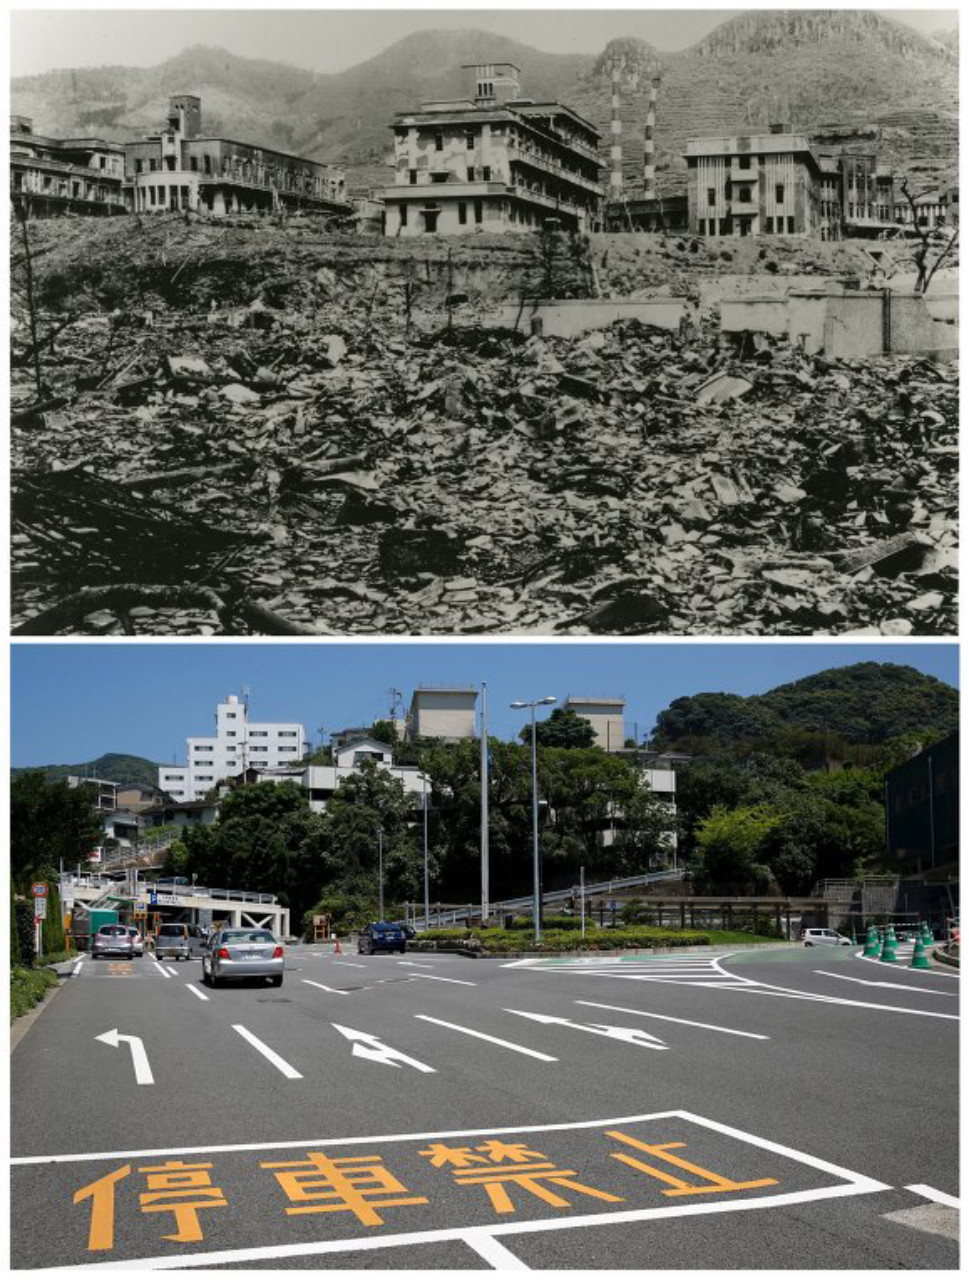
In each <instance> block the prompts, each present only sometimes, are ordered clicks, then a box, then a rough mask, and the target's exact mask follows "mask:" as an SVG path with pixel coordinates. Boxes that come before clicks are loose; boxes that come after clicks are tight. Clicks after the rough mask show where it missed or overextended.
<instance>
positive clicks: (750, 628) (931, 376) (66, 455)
mask: <svg viewBox="0 0 969 1280" xmlns="http://www.w3.org/2000/svg"><path fill="white" fill-rule="evenodd" d="M122 221H124V222H129V221H133V220H115V222H116V223H120V222H122ZM31 233H33V227H31ZM220 234H222V229H213V228H211V227H208V226H202V227H199V226H192V225H190V224H184V222H183V221H182V220H181V219H168V218H163V219H160V220H158V223H157V224H156V226H154V227H152V228H150V229H148V230H142V229H140V228H136V227H133V226H128V227H121V228H120V229H119V228H118V227H117V226H114V227H109V228H105V229H104V230H103V231H102V230H101V228H98V227H94V228H92V227H90V226H85V227H83V228H81V229H80V230H79V231H78V230H76V231H75V232H74V235H75V240H76V238H77V236H78V235H82V236H83V237H84V245H83V249H82V251H80V252H79V251H78V245H77V244H76V243H75V244H74V245H73V250H72V241H71V239H70V228H65V227H60V228H57V229H54V230H48V229H46V228H45V229H43V230H42V231H39V232H37V233H36V237H35V242H34V243H33V244H32V253H33V258H34V273H35V282H34V283H35V295H36V297H37V298H38V300H39V301H38V303H37V306H38V307H39V308H41V309H40V311H39V319H40V323H39V326H38V328H39V331H40V333H41V334H43V335H47V334H49V333H52V332H54V331H56V330H57V329H58V326H60V325H61V324H63V325H64V327H63V328H61V329H60V330H59V332H56V333H54V336H53V338H52V339H51V340H49V341H48V340H47V339H46V336H45V340H44V344H43V351H42V353H40V354H39V357H38V359H39V367H38V362H35V360H34V358H33V351H32V349H31V347H32V343H31V337H30V330H29V326H28V324H27V321H26V318H25V312H24V309H23V307H22V306H21V305H20V304H19V302H18V298H19V294H17V293H16V292H15V299H14V314H13V325H12V343H13V352H14V355H13V359H12V365H13V367H12V415H11V417H12V423H11V429H12V464H13V480H12V544H13V545H12V556H13V591H12V613H13V627H14V632H15V634H16V633H19V634H35V635H36V634H58V633H61V634H76V635H102V634H108V635H112V634H156V635H213V634H322V635H353V634H374V633H391V634H436V633H441V634H480V633H488V632H492V633H505V634H559V635H585V634H617V635H640V634H674V635H717V634H738V635H810V634H814V633H827V634H887V635H942V634H953V633H954V632H955V630H956V564H957V558H956V504H957V492H956V478H957V463H958V453H957V427H958V366H957V365H956V364H936V363H934V362H932V361H931V360H929V359H924V358H921V357H912V356H908V357H902V356H895V357H885V358H880V359H873V360H864V361H835V360H830V359H827V358H825V357H820V356H805V355H804V354H803V353H801V352H800V351H798V350H797V349H795V348H792V347H790V346H789V345H787V344H786V343H784V344H780V343H778V344H775V343H773V342H770V341H768V340H766V339H760V338H755V337H753V336H751V337H749V338H748V339H747V340H746V341H745V342H743V343H742V344H741V345H740V346H739V347H736V346H732V345H728V344H726V341H725V339H723V338H722V337H721V335H720V333H719V328H718V322H717V317H716V315H715V314H711V315H709V316H707V317H705V318H704V319H703V320H702V321H701V322H700V324H699V325H691V324H690V325H686V326H685V327H683V328H682V329H681V331H680V332H679V333H677V334H669V333H666V332H662V331H660V330H657V329H651V328H649V327H646V326H643V325H641V324H640V323H638V322H636V321H625V322H618V323H616V324H615V325H613V326H612V327H611V328H609V329H607V330H600V331H597V332H593V333H590V334H588V335H586V336H585V337H583V338H577V339H574V340H566V339H557V338H551V337H544V338H543V337H529V336H527V335H525V334H523V333H517V332H512V331H509V330H497V329H492V328H489V327H488V315H487V313H488V308H489V305H490V304H491V303H493V302H494V301H496V300H498V299H500V298H502V297H504V298H507V297H509V296H511V297H515V296H518V293H520V294H521V296H524V295H525V293H526V292H527V291H528V289H529V287H530V285H531V283H532V282H533V279H534V276H531V277H530V276H529V274H528V273H529V272H530V271H532V270H533V268H534V266H535V264H534V262H532V261H531V260H530V259H529V256H528V250H527V249H525V248H523V246H522V245H520V244H517V245H515V246H511V247H508V246H506V245H501V246H497V247H494V250H493V253H494V257H495V269H494V271H493V272H492V273H491V274H490V275H489V274H488V269H487V260H488V258H489V254H491V252H492V250H491V249H490V248H489V246H486V245H475V246H473V248H472V249H468V248H461V247H456V248H455V252H454V253H453V254H448V253H447V251H446V250H442V249H441V247H440V242H438V243H437V244H436V245H435V246H434V249H433V253H432V258H433V262H432V261H431V259H430V258H426V259H422V258H421V257H420V253H419V252H418V251H417V250H416V249H415V248H413V247H411V246H408V247H407V250H406V252H405V251H404V250H403V247H402V246H400V245H396V244H393V245H391V246H386V245H384V244H383V242H376V243H374V242H370V244H371V254H370V256H369V257H368V254H367V242H363V241H361V240H360V239H359V238H357V239H355V240H353V241H352V243H351V238H349V237H344V239H343V240H342V241H341V240H340V239H339V238H338V237H330V238H327V237H326V236H325V235H322V234H321V233H320V232H318V231H312V233H310V232H308V231H307V232H302V233H294V231H293V230H292V229H287V228H280V229H276V228H274V227H263V228H260V229H258V230H252V231H249V230H248V229H247V228H245V227H243V228H241V230H240V229H239V228H236V229H231V228H230V229H227V231H226V233H225V234H224V235H223V238H222V239H220V238H219V237H220ZM99 237H100V238H99ZM653 239H654V238H653V237H648V238H647V237H641V238H640V241H641V242H642V243H641V244H640V245H639V246H635V247H636V252H637V254H638V255H639V259H641V258H642V255H643V254H644V253H645V254H646V261H645V262H644V263H643V264H642V265H643V270H644V271H645V272H646V275H647V276H649V277H657V278H658V279H661V278H662V275H663V271H664V268H663V259H662V257H660V258H658V259H657V260H655V261H654V260H652V259H651V258H650V255H649V252H648V246H646V247H644V244H645V241H647V240H650V241H652V240H653ZM672 239H674V240H675V238H672ZM421 248H423V246H421ZM13 250H14V259H15V261H14V275H15V280H16V271H17V259H16V254H17V243H16V240H15V241H14V244H13ZM427 252H428V251H427V250H425V253H427ZM663 252H664V253H666V254H667V255H668V256H669V255H670V254H672V255H674V256H677V255H678V256H680V257H682V256H683V255H684V254H685V255H688V256H694V257H695V256H699V255H691V254H690V250H689V246H688V243H687V248H686V249H685V250H682V251H681V250H680V249H678V248H676V247H675V246H671V245H670V244H665V245H664V246H663ZM704 253H705V255H707V256H709V251H707V250H706V247H704ZM99 254H100V255H101V256H100V257H99ZM139 255H140V256H139ZM105 256H107V258H109V259H110V260H111V261H113V263H114V264H115V270H114V271H109V270H108V269H107V266H106V264H105V262H104V258H105ZM617 256H618V253H614V254H613V257H614V259H615V258H616V257H617ZM707 256H704V258H703V262H704V263H705V265H704V267H703V272H707V269H708V268H710V269H712V263H711V262H708V261H707ZM471 258H474V259H475V261H474V262H473V263H472V262H471V261H470V259H471ZM639 259H637V260H639ZM482 264H484V265H482ZM545 266H546V269H547V266H548V264H547V263H546V264H545ZM730 269H731V270H736V269H737V267H736V264H734V265H733V266H732V267H731V268H730ZM680 270H681V275H683V274H684V273H687V267H686V266H684V267H683V268H682V269H680ZM456 272H463V275H460V277H459V278H457V280H456V276H455V273H456ZM701 274H702V272H701ZM667 275H668V276H670V277H672V275H673V272H672V268H670V269H669V271H667ZM684 278H685V275H684ZM485 279H487V288H485V287H481V288H478V289H476V288H475V281H477V282H478V284H479V285H480V284H481V283H482V281H484V280H485ZM496 282H497V283H496ZM513 283H514V284H515V290H513V289H512V284H513ZM641 283H642V282H641V280H640V279H639V278H638V277H636V276H635V275H632V274H631V275H630V276H629V281H628V287H627V290H626V291H627V292H630V293H631V292H633V291H634V290H635V289H636V288H638V287H640V286H641ZM652 283H653V284H654V286H655V281H652ZM681 288H683V282H682V280H681V279H680V277H677V289H681ZM516 290H517V292H516ZM486 295H487V296H486ZM38 382H39V385H38Z"/></svg>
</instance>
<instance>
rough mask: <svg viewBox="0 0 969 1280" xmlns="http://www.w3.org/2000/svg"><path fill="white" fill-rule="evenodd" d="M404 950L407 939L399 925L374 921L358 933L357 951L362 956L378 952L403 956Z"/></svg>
mask: <svg viewBox="0 0 969 1280" xmlns="http://www.w3.org/2000/svg"><path fill="white" fill-rule="evenodd" d="M406 950H407V937H406V935H405V933H404V930H403V929H402V927H401V926H400V925H399V924H385V923H383V922H380V923H377V922H376V921H375V922H374V923H373V924H368V925H367V927H366V928H365V929H362V930H361V931H360V938H359V941H358V942H357V951H358V952H359V953H360V955H362V956H373V955H376V954H377V953H378V952H379V951H399V952H400V954H401V955H403V954H404V952H405V951H406Z"/></svg>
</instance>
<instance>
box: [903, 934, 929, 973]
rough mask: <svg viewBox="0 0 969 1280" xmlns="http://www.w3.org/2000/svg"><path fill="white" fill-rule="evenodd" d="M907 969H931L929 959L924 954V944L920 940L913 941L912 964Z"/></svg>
mask: <svg viewBox="0 0 969 1280" xmlns="http://www.w3.org/2000/svg"><path fill="white" fill-rule="evenodd" d="M909 968H910V969H931V968H932V966H931V965H930V964H929V958H928V956H927V955H926V954H925V944H924V943H923V942H922V939H921V938H916V939H915V951H914V953H913V955H912V963H911V964H910V965H909Z"/></svg>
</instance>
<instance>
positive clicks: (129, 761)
mask: <svg viewBox="0 0 969 1280" xmlns="http://www.w3.org/2000/svg"><path fill="white" fill-rule="evenodd" d="M31 767H32V768H36V769H43V771H44V773H45V775H46V776H47V778H48V780H49V781H51V782H53V781H56V780H57V779H58V778H66V777H67V776H68V774H75V775H77V776H78V777H82V778H84V777H88V778H103V779H105V780H106V781H108V782H141V783H144V784H146V785H147V786H152V787H154V786H157V784H158V765H157V764H154V763H153V762H152V761H151V760H147V759H146V758H145V757H144V756H132V755H126V754H124V753H123V752H117V751H107V752H105V754H104V755H101V756H98V758H97V759H96V760H85V761H83V763H81V764H42V765H32V766H31ZM10 772H11V773H12V774H13V775H14V776H16V775H17V774H18V773H26V772H27V770H26V769H23V768H14V769H11V771H10Z"/></svg>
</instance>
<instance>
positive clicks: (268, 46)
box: [10, 0, 958, 76]
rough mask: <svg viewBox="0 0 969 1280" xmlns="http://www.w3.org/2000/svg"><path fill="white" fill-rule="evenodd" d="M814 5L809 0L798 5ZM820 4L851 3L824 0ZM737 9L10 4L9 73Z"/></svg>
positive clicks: (595, 45)
mask: <svg viewBox="0 0 969 1280" xmlns="http://www.w3.org/2000/svg"><path fill="white" fill-rule="evenodd" d="M799 7H818V6H812V5H808V6H799ZM825 7H828V8H847V7H850V6H847V5H844V4H839V3H836V2H832V0H827V4H826V5H825ZM740 12H742V10H740V9H727V8H705V9H679V10H670V9H652V10H650V9H646V8H642V7H638V8H628V9H625V10H622V9H616V8H611V9H608V10H590V9H574V10H569V11H565V9H564V7H563V6H562V5H558V6H556V7H555V8H554V9H545V10H544V11H543V10H541V9H534V8H533V9H520V10H504V11H503V10H500V9H493V8H492V9H477V8H468V7H464V6H462V7H461V8H455V7H453V6H452V7H442V8H439V9H405V8H396V7H395V8H391V9H379V10H373V9H371V10H361V9H359V8H358V9H356V10H352V11H341V10H338V9H337V10H331V11H327V10H325V9H320V8H319V7H314V8H309V9H286V10H276V11H268V10H265V9H257V8H251V7H246V6H245V5H244V4H240V3H238V0H236V3H234V4H233V5H232V7H231V8H229V9H198V10H192V9H183V10H176V11H171V10H158V9H149V8H143V9H138V8H135V7H134V6H131V7H128V8H125V9H116V10H97V9H81V8H71V9H66V8H61V9H49V8H40V7H39V6H36V5H34V6H30V5H20V6H18V7H17V8H16V9H14V10H12V12H11V47H10V72H11V75H15V76H17V75H31V74H34V73H37V72H40V71H48V70H51V69H53V68H57V67H88V66H105V65H111V64H122V65H127V66H142V67H147V66H154V65H156V64H157V63H160V62H164V61H165V60H166V59H167V58H170V57H172V56H173V55H174V54H177V53H179V52H181V50H183V49H185V48H187V47H189V46H190V45H193V44H207V45H216V46H219V47H221V48H224V49H227V50H229V52H230V53H235V54H239V55H240V56H242V57H246V58H268V59H270V60H272V61H276V62H285V63H289V64H290V65H293V66H297V67H302V68H305V69H307V70H311V71H324V72H326V71H341V70H343V69H344V68H346V67H350V66H353V65H354V64H355V63H358V62H363V61H364V60H366V59H367V58H370V57H373V56H374V55H375V54H377V53H380V52H381V50H383V49H386V48H387V47H388V46H389V45H391V44H394V43H395V42H396V41H397V40H400V39H402V38H403V37H404V36H406V35H409V34H410V33H411V32H414V31H421V30H426V29H427V28H433V27H437V28H444V27H447V28H454V27H473V28H477V29H479V30H485V31H493V32H495V33H497V34H501V35H506V36H509V37H511V38H512V39H514V40H518V41H521V42H522V43H523V44H528V45H532V46H533V47H535V48H538V49H543V50H546V51H547V52H550V53H599V52H600V51H601V50H602V49H603V47H604V46H605V44H606V43H607V41H609V40H610V39H612V38H613V37H615V36H639V37H640V38H642V39H643V40H646V41H648V42H649V43H650V44H653V45H655V46H656V47H657V48H658V49H660V50H666V51H672V50H676V49H683V48H686V47H688V46H689V45H691V44H694V43H695V42H696V41H697V40H699V39H701V38H702V37H703V36H705V35H706V34H707V33H708V32H709V31H711V30H712V29H713V28H714V27H715V26H717V25H718V24H719V23H721V22H724V21H725V20H726V19H727V18H730V17H733V16H734V14H736V13H740ZM879 12H880V13H884V14H885V15H886V16H889V17H892V18H894V19H896V20H897V21H900V22H904V23H906V24H908V25H910V26H912V27H915V28H916V29H917V30H918V31H921V32H924V33H930V32H933V31H937V30H941V29H953V28H955V27H956V26H957V24H958V9H957V8H951V9H901V8H899V9H886V8H880V9H879Z"/></svg>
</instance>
